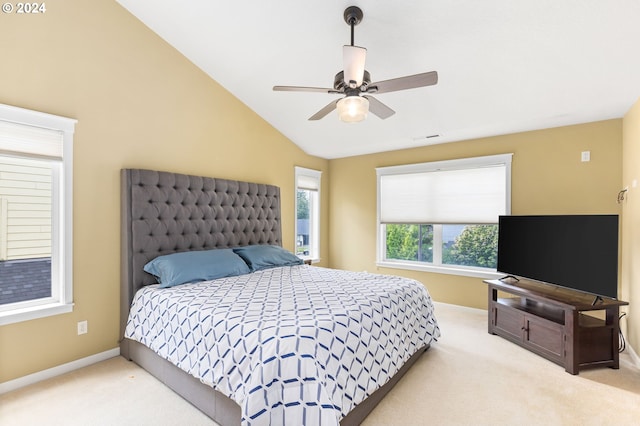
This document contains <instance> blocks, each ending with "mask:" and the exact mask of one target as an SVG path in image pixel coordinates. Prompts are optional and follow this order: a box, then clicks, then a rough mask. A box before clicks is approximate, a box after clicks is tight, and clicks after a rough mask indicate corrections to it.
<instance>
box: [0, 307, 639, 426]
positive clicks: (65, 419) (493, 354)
mask: <svg viewBox="0 0 640 426" xmlns="http://www.w3.org/2000/svg"><path fill="white" fill-rule="evenodd" d="M436 316H437V317H438V320H439V321H440V327H441V329H442V337H441V338H440V340H439V341H438V342H437V343H435V344H434V345H432V347H431V349H429V351H427V352H426V353H425V354H424V355H423V356H422V357H421V358H420V360H418V362H417V363H416V364H415V365H414V367H413V368H412V369H411V370H410V371H409V372H408V373H407V375H406V376H405V377H404V378H403V379H402V380H401V381H400V382H399V383H398V385H397V386H396V387H395V388H394V389H393V390H392V391H391V393H389V395H387V397H386V398H385V399H384V400H383V401H382V402H381V403H380V405H378V407H377V408H376V409H375V410H374V411H373V413H371V414H370V415H369V417H368V418H367V419H366V421H365V422H364V425H365V426H382V425H385V426H389V425H520V426H524V425H616V426H622V425H637V424H640V370H639V369H638V368H637V367H635V366H633V365H632V363H631V361H630V357H629V356H628V355H626V354H624V353H623V354H622V356H621V365H620V370H612V369H609V368H601V369H594V370H587V371H583V372H581V373H580V375H578V376H572V375H570V374H568V373H566V372H565V371H564V369H563V368H561V367H559V366H557V365H555V364H553V363H551V362H549V361H546V360H544V359H543V358H540V357H538V356H536V355H533V354H531V353H529V352H528V351H526V350H524V349H522V348H520V347H518V346H516V345H514V344H512V343H509V342H507V341H506V340H504V339H502V338H500V337H497V336H491V335H489V334H488V333H487V315H486V311H482V310H475V309H468V308H462V307H458V306H453V305H446V304H437V305H436ZM0 424H2V425H4V426H13V425H20V426H30V425H65V426H75V425H78V426H80V425H83V426H84V425H97V426H99V425H114V426H115V425H119V426H126V425H136V426H143V425H149V426H151V425H153V426H164V425H167V426H168V425H189V426H197V425H214V423H213V422H212V421H211V420H209V419H208V418H207V417H206V416H204V415H203V414H201V413H200V412H199V411H198V410H197V409H195V408H193V407H192V406H191V405H189V404H188V403H187V402H185V401H184V400H183V399H182V398H180V397H179V396H177V395H176V394H174V393H173V392H172V391H171V390H169V389H168V388H166V387H165V386H164V385H162V384H161V383H159V382H158V381H156V380H155V379H154V378H153V377H151V376H149V375H148V374H147V373H146V372H145V371H143V370H142V369H140V368H139V367H137V366H136V365H135V364H133V363H130V362H127V361H125V360H124V359H123V358H121V357H116V358H112V359H110V360H107V361H104V362H101V363H99V364H95V365H93V366H90V367H86V368H83V369H81V370H78V371H75V372H72V373H69V374H66V375H63V376H60V377H57V378H54V379H51V380H47V381H44V382H41V383H38V384H35V385H32V386H29V387H26V388H23V389H19V390H17V391H14V392H11V393H8V394H5V395H2V396H0Z"/></svg>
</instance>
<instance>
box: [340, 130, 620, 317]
mask: <svg viewBox="0 0 640 426" xmlns="http://www.w3.org/2000/svg"><path fill="white" fill-rule="evenodd" d="M582 151H591V161H590V162H588V163H582V162H581V161H580V153H581V152H582ZM503 153H513V154H514V156H513V163H512V213H513V214H571V213H573V214H582V213H599V214H615V213H619V212H620V207H619V206H618V204H616V194H617V193H618V191H619V189H620V182H621V179H622V172H621V167H620V164H621V161H622V120H609V121H602V122H597V123H590V124H583V125H577V126H569V127H561V128H556V129H548V130H540V131H533V132H527V133H519V134H512V135H506V136H498V137H492V138H485V139H478V140H471V141H464V142H457V143H450V144H441V145H433V146H430V147H423V148H416V149H408V150H401V151H393V152H386V153H381V154H373V155H365V156H358V157H350V158H343V159H338V160H332V161H331V162H330V165H329V173H330V188H329V197H330V205H331V212H330V218H329V221H330V223H331V229H330V235H329V245H330V253H331V266H332V267H335V268H344V269H351V270H368V271H371V272H374V271H376V272H381V273H388V274H396V275H403V276H407V277H411V278H415V279H417V280H419V281H421V282H422V283H424V284H425V285H426V286H427V288H428V289H429V291H430V292H431V295H432V296H433V298H434V299H435V300H437V301H441V302H446V303H453V304H459V305H465V306H471V307H478V308H485V309H486V307H487V291H486V287H485V285H484V284H483V283H482V280H481V279H478V278H468V277H460V276H455V275H444V274H436V273H427V272H416V271H406V270H401V269H389V268H379V267H377V266H376V264H375V260H376V172H375V168H376V167H382V166H391V165H399V164H411V163H420V162H426V161H438V160H449V159H454V158H465V157H475V156H483V155H493V154H503Z"/></svg>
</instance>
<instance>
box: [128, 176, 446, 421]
mask: <svg viewBox="0 0 640 426" xmlns="http://www.w3.org/2000/svg"><path fill="white" fill-rule="evenodd" d="M121 182H122V188H121V196H122V197H121V213H122V227H121V228H122V232H121V245H122V253H121V256H122V259H121V265H122V266H121V269H122V272H121V275H122V277H121V284H122V288H121V319H120V328H121V337H122V339H121V343H120V351H121V354H122V356H124V357H125V358H127V359H129V360H131V361H134V362H135V363H137V364H139V365H140V366H141V367H143V368H144V369H145V370H147V371H148V372H150V373H151V374H152V375H154V376H155V377H157V378H158V379H159V380H161V381H162V382H163V383H165V384H166V385H167V386H169V387H170V388H172V389H173V390H174V391H175V392H177V393H178V394H180V395H181V396H183V397H184V398H185V399H186V400H188V401H189V402H190V403H192V404H193V405H194V406H196V407H197V408H198V409H200V410H201V411H203V412H204V413H205V414H206V415H208V416H209V417H211V418H212V419H213V420H215V421H216V422H217V423H219V424H221V425H223V426H227V425H240V424H242V425H247V426H248V425H252V426H253V425H264V424H308V425H314V424H317V425H320V424H322V425H325V424H326V425H332V424H335V425H337V424H340V425H343V426H344V425H357V424H360V423H361V422H362V421H363V419H364V418H365V417H366V416H367V415H368V414H369V413H370V412H371V410H372V409H373V408H374V407H375V405H376V404H377V403H378V402H379V401H380V400H381V399H382V398H383V397H384V395H385V394H386V393H387V392H388V391H389V390H390V389H391V388H392V387H393V386H394V385H395V384H396V383H397V381H398V380H399V379H400V378H401V377H402V375H403V374H404V373H405V372H406V371H407V370H408V369H409V368H410V367H411V365H412V364H413V363H414V362H415V361H416V360H417V359H418V358H419V357H420V356H421V355H422V354H423V353H424V351H426V350H427V349H428V348H429V346H430V344H431V343H432V342H433V341H435V340H436V339H437V338H438V337H439V335H440V331H439V328H438V324H437V321H436V319H435V317H434V316H433V305H432V303H431V299H430V297H429V295H428V292H427V291H426V289H424V287H423V286H422V285H421V284H420V283H418V282H416V281H413V280H408V279H404V278H400V277H393V276H385V275H378V274H367V273H364V272H350V271H338V270H332V269H328V268H321V267H316V266H310V265H306V264H301V262H296V261H294V260H291V258H290V257H287V253H286V251H285V250H283V249H282V248H281V246H282V241H281V223H280V190H279V188H278V187H276V186H272V185H265V184H257V183H249V182H242V181H234V180H227V179H217V178H209V177H200V176H191V175H185V174H177V173H170V172H159V171H153V170H140V169H125V170H122V176H121ZM267 252H268V253H269V255H268V256H267V257H265V256H264V253H267ZM281 252H284V253H282V257H278V256H280V253H281ZM209 253H210V254H211V255H216V256H222V257H220V258H221V259H225V261H224V264H225V265H230V264H235V262H236V261H237V259H235V257H234V258H233V260H232V261H231V262H227V261H226V259H228V258H227V257H226V256H231V257H233V256H234V255H238V256H239V257H240V258H241V260H242V261H244V263H243V262H239V264H238V268H240V266H241V265H245V264H246V265H245V267H246V266H248V270H246V271H245V270H240V269H241V268H240V269H239V270H238V272H235V273H229V274H227V275H225V276H221V277H219V278H218V277H216V278H214V279H211V280H209V279H207V280H205V281H199V282H195V283H191V284H185V285H177V286H175V287H174V286H167V287H166V288H163V287H164V286H165V283H166V281H164V282H163V281H161V282H162V283H161V284H158V278H157V277H154V275H152V274H150V273H148V272H145V270H144V268H145V265H148V264H149V262H151V261H153V262H151V263H152V264H153V263H154V262H155V261H156V260H158V259H165V258H176V257H180V256H183V255H184V256H183V257H186V256H193V255H194V254H195V255H198V256H200V255H205V254H206V255H209ZM254 253H258V255H257V257H256V255H255V254H254ZM272 253H276V254H278V256H275V257H272V256H271V254H272ZM288 255H290V256H291V257H293V258H295V257H294V256H293V255H292V254H290V253H289V254H288ZM251 256H253V257H251ZM276 258H277V262H276V263H270V262H272V259H276ZM265 259H266V260H265ZM282 259H284V260H282ZM285 260H286V262H285ZM261 262H266V263H264V264H263V263H261ZM147 268H149V266H147ZM225 268H226V266H225ZM195 269H197V268H195ZM148 270H149V269H148ZM153 272H154V274H155V271H153ZM248 295H251V296H250V297H249V296H248ZM356 306H358V307H359V309H355V308H356ZM196 307H198V309H196Z"/></svg>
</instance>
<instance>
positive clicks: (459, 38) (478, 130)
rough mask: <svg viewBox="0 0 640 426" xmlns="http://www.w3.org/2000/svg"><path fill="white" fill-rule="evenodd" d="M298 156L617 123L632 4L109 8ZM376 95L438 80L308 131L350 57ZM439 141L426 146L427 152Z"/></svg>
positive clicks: (632, 47) (621, 0) (624, 106)
mask: <svg viewBox="0 0 640 426" xmlns="http://www.w3.org/2000/svg"><path fill="white" fill-rule="evenodd" d="M117 1H118V3H120V4H121V5H122V6H124V7H125V8H126V9H128V10H129V11H130V12H131V13H132V14H133V15H135V16H136V17H137V18H138V19H140V20H141V21H142V22H143V23H144V24H146V25H147V26H148V27H149V28H151V29H152V30H153V31H155V32H156V33H157V34H158V35H160V37H162V38H163V39H165V40H166V41H167V42H168V43H169V44H171V45H173V46H174V47H175V48H176V49H178V50H179V51H180V52H182V54H184V55H185V56H186V57H187V58H189V59H190V60H191V61H192V62H193V63H194V64H196V65H197V66H198V67H200V68H201V69H202V70H204V71H205V72H206V73H207V74H208V75H210V76H211V78H213V79H214V80H216V81H217V82H218V83H220V84H221V85H222V86H224V87H225V88H226V89H227V90H229V91H230V92H231V93H232V94H234V95H235V96H236V97H238V98H239V99H240V100H241V101H242V102H244V103H245V104H246V105H248V106H249V107H250V108H251V109H252V110H254V111H255V112H256V113H257V114H258V115H260V116H261V117H263V118H264V119H265V120H266V121H268V122H269V123H270V124H271V125H273V126H274V127H275V128H276V129H278V130H279V131H280V132H282V133H283V134H284V135H285V136H287V137H288V138H289V139H291V140H292V141H293V142H294V143H295V144H297V145H298V146H300V148H302V149H303V150H304V151H305V152H307V153H309V154H311V155H316V156H319V157H323V158H329V159H331V158H340V157H347V156H352V155H360V154H367V153H375V152H382V151H389V150H396V149H402V148H409V147H415V146H422V145H428V144H435V143H444V142H452V141H458V140H464V139H471V138H478V137H484V136H492V135H500V134H507V133H515V132H520V131H527V130H534V129H541V128H549V127H556V126H564V125H570V124H577V123H585V122H590V121H598V120H605V119H611V118H620V117H622V116H623V115H624V114H625V113H626V112H627V111H628V109H629V108H630V107H631V105H633V103H634V102H635V101H636V100H637V99H638V97H639V96H640V48H639V45H640V1H638V0H483V1H478V0H446V1H445V0H439V1H436V0H396V1H393V2H392V1H382V0H375V1H363V0H359V1H355V0H348V1H345V0H313V1H300V0H278V1H264V0H234V1H222V0H189V1H181V0H117ZM350 5H355V6H359V7H360V8H361V9H362V10H363V12H364V19H363V21H362V23H361V24H359V25H358V26H356V28H355V44H356V45H358V46H363V47H366V48H367V65H366V69H367V70H368V71H369V72H370V73H371V78H372V80H373V81H374V82H375V81H381V80H387V79H390V78H396V77H401V76H405V75H411V74H417V73H421V72H426V71H432V70H436V71H438V76H439V82H438V84H437V85H436V86H431V87H424V88H418V89H412V90H406V91H402V92H395V93H384V94H379V95H376V98H377V99H378V100H380V101H382V102H384V103H385V104H386V105H388V106H389V107H391V108H392V109H394V110H395V111H396V114H395V115H393V116H392V117H390V118H388V119H386V120H381V119H379V118H378V117H376V116H374V115H372V114H370V115H369V117H368V118H367V120H366V121H364V122H361V123H357V124H346V123H342V122H340V121H339V120H338V118H337V114H336V112H335V111H334V112H332V113H330V114H329V115H328V116H326V117H325V118H323V119H322V120H320V121H308V120H307V119H308V118H309V117H310V116H311V115H313V114H314V113H316V112H317V111H318V110H319V109H321V108H322V107H324V106H325V105H326V104H328V103H329V102H331V101H332V100H336V99H337V98H338V95H329V94H323V93H299V92H296V93H291V92H273V91H272V87H273V86H274V85H291V86H315V87H332V85H333V77H334V75H335V74H336V73H337V72H338V71H340V70H341V69H342V46H343V45H345V44H349V43H350V29H349V26H348V25H347V24H346V23H345V22H344V20H343V12H344V9H345V8H346V7H347V6H350ZM430 135H440V136H439V137H435V138H425V137H426V136H430Z"/></svg>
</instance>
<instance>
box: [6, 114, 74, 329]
mask: <svg viewBox="0 0 640 426" xmlns="http://www.w3.org/2000/svg"><path fill="white" fill-rule="evenodd" d="M0 120H2V121H6V122H9V123H16V124H20V125H23V126H29V127H34V128H39V129H48V130H55V131H57V132H62V164H61V165H60V166H59V167H54V168H53V169H52V170H53V174H52V179H53V181H52V217H51V220H52V231H51V232H52V233H51V242H52V247H51V296H52V297H51V298H45V299H37V300H32V301H29V302H28V303H15V304H14V303H9V304H6V305H2V306H0V312H1V313H0V325H3V324H11V323H15V322H19V321H26V320H30V319H35V318H42V317H45V316H50V315H57V314H61V313H67V312H71V311H72V310H73V134H74V131H75V125H76V123H77V120H75V119H71V118H67V117H60V116H56V115H52V114H47V113H43V112H38V111H31V110H28V109H24V108H18V107H14V106H10V105H2V104H0ZM29 156H30V155H27V156H26V157H27V158H28V157H29Z"/></svg>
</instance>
